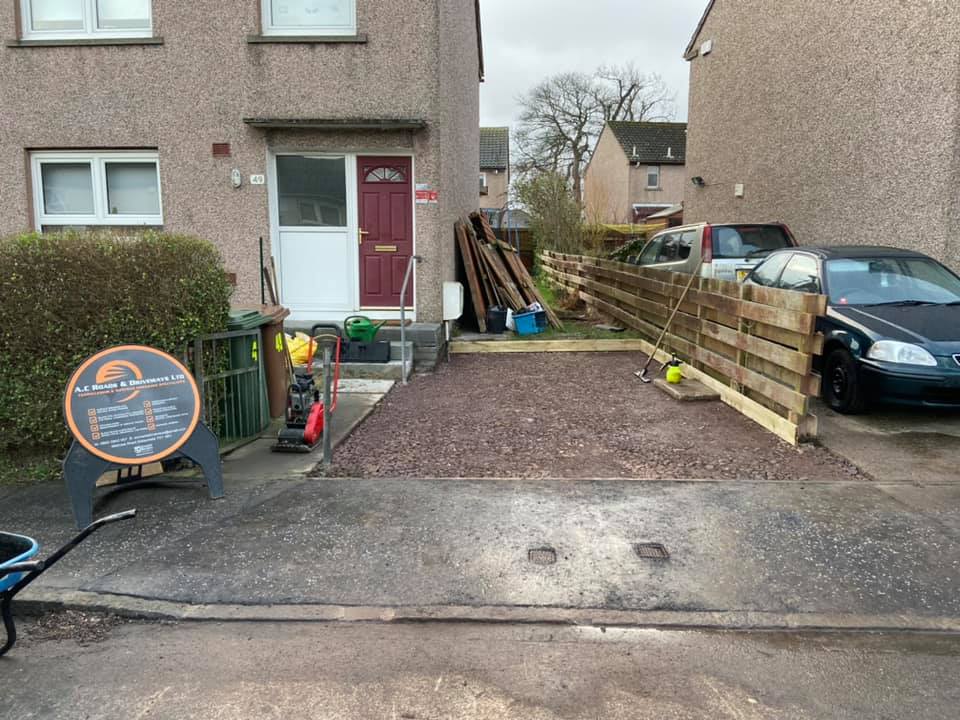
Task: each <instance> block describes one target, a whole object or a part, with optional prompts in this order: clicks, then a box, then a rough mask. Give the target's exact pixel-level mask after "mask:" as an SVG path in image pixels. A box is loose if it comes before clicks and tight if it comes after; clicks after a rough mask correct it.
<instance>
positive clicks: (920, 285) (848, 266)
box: [825, 258, 960, 305]
mask: <svg viewBox="0 0 960 720" xmlns="http://www.w3.org/2000/svg"><path fill="white" fill-rule="evenodd" d="M825 274H826V278H827V291H828V292H829V294H830V303H831V304H833V305H884V304H896V303H914V302H916V303H934V304H938V305H939V304H947V303H955V302H960V279H958V278H957V276H956V275H954V274H953V273H951V272H950V271H949V270H947V269H946V268H945V267H943V266H942V265H941V264H940V263H938V262H935V261H933V260H930V259H927V258H856V259H853V258H837V259H834V260H827V262H826V270H825Z"/></svg>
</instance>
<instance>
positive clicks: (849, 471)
mask: <svg viewBox="0 0 960 720" xmlns="http://www.w3.org/2000/svg"><path fill="white" fill-rule="evenodd" d="M644 361H645V358H644V357H643V356H642V355H638V354H634V353H564V354H521V355H466V356H454V358H453V360H452V361H451V362H450V363H449V364H446V365H442V366H440V368H439V369H438V370H437V371H436V372H434V373H430V374H426V375H419V376H415V377H414V378H413V379H412V380H411V382H410V384H409V385H407V386H406V387H402V386H399V385H398V386H397V387H396V388H395V389H394V390H393V391H392V392H391V393H390V394H389V395H388V396H387V397H386V399H385V400H384V401H383V403H381V405H380V406H379V407H378V408H377V409H376V410H375V411H374V413H373V414H372V415H371V416H370V417H369V418H368V419H367V420H366V422H364V423H363V425H361V426H360V427H359V428H358V429H357V430H356V431H355V432H354V434H353V435H352V436H351V437H350V438H349V439H347V441H346V442H345V443H344V444H343V445H341V446H340V447H339V448H337V450H336V455H335V458H334V466H333V467H332V468H331V471H330V473H328V474H333V475H336V476H339V477H387V478H486V477H490V478H494V477H497V478H636V479H675V478H690V479H704V480H707V479H730V480H734V479H739V480H779V481H808V480H821V481H822V480H851V479H867V478H866V477H865V476H864V475H862V474H861V473H860V471H859V470H858V469H857V468H856V467H854V466H853V465H851V464H850V463H848V462H847V461H846V460H843V459H842V458H839V457H838V456H836V455H833V454H832V453H830V452H829V451H828V450H826V449H824V448H820V447H815V446H811V445H807V446H803V447H800V448H793V447H791V446H789V445H787V444H786V443H784V442H782V441H780V440H779V439H778V438H776V437H775V436H774V435H772V434H770V433H768V432H767V431H765V430H764V429H763V428H761V427H760V426H759V425H757V424H755V423H753V422H752V421H750V420H748V419H747V418H745V417H743V416H742V415H740V414H739V413H737V412H736V411H735V410H733V409H732V408H729V407H727V406H726V405H724V404H722V403H720V402H712V403H698V404H688V403H679V402H677V401H675V400H673V399H671V398H669V397H667V396H666V395H664V394H663V393H662V392H661V391H659V390H657V389H656V388H654V386H652V385H644V384H642V383H641V382H640V381H639V380H638V379H636V378H635V377H634V375H633V373H634V371H635V370H637V369H639V368H640V367H641V366H642V365H643V363H644Z"/></svg>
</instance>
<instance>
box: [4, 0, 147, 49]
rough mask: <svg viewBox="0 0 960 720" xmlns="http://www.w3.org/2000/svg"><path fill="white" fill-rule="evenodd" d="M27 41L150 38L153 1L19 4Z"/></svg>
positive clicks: (37, 1)
mask: <svg viewBox="0 0 960 720" xmlns="http://www.w3.org/2000/svg"><path fill="white" fill-rule="evenodd" d="M20 13H21V17H22V18H23V37H24V39H26V40H71V39H77V40H83V39H91V38H92V39H96V38H127V37H129V38H136V37H149V36H150V35H151V34H152V32H153V19H152V14H151V0H20Z"/></svg>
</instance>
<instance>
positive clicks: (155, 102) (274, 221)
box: [0, 0, 483, 322]
mask: <svg viewBox="0 0 960 720" xmlns="http://www.w3.org/2000/svg"><path fill="white" fill-rule="evenodd" d="M0 32H2V36H3V40H4V41H5V42H4V44H3V48H2V50H0V53H2V54H0V127H2V128H3V132H2V133H0V233H3V234H8V233H15V232H18V231H21V230H24V229H26V228H30V227H33V228H36V229H38V230H55V229H58V228H63V227H68V226H69V227H77V226H82V227H91V226H105V227H111V228H116V229H124V228H131V227H135V228H143V227H156V228H161V227H162V228H163V229H165V230H168V231H172V232H183V233H191V234H196V235H199V236H202V237H205V238H208V239H210V240H212V241H213V242H215V243H216V244H217V246H218V247H219V249H220V251H221V253H222V254H223V257H224V260H225V263H226V266H227V269H228V270H229V272H230V273H231V274H235V276H236V282H237V287H236V297H235V299H236V301H237V302H239V303H250V302H259V301H260V292H261V291H260V287H261V285H260V283H261V281H260V276H261V272H260V259H259V257H260V256H259V241H260V238H263V241H264V243H265V253H266V257H267V259H268V260H269V258H270V257H272V258H273V259H274V261H275V263H276V268H277V273H278V275H279V286H280V287H279V290H280V295H281V301H282V302H283V303H284V304H285V305H287V306H288V307H290V308H291V309H292V311H293V314H292V318H291V319H292V320H295V321H314V320H317V321H320V320H328V321H330V320H332V321H340V320H343V319H344V317H345V316H346V315H350V314H354V313H356V312H357V311H362V312H363V313H364V314H366V315H369V316H371V317H373V318H377V319H393V318H396V317H398V315H399V310H400V307H401V304H403V305H405V306H407V307H409V308H411V309H413V310H414V314H415V319H417V320H418V321H426V322H437V321H439V320H440V318H441V297H442V287H441V285H442V281H445V280H453V279H455V278H454V275H455V238H454V232H453V227H454V222H455V221H456V220H457V219H458V218H460V217H462V216H463V215H465V214H467V213H468V212H470V211H471V210H474V209H476V206H477V190H476V187H477V186H476V179H475V178H476V175H475V172H476V170H475V166H474V165H473V163H474V162H476V160H475V158H476V157H477V155H476V153H477V147H478V127H479V92H478V91H479V87H478V82H479V81H481V80H482V76H483V54H482V42H481V35H480V15H479V0H322V1H321V0H232V1H227V2H224V1H223V0H216V1H214V0H164V1H162V2H161V1H160V0H138V1H137V2H102V1H98V0H72V1H71V2H48V1H46V0H11V1H10V2H7V3H4V5H3V8H2V10H0ZM414 253H415V254H416V255H418V256H420V257H421V258H422V259H423V261H424V262H422V263H421V264H420V265H419V267H418V268H417V270H416V274H415V282H414V283H412V286H411V288H410V291H409V292H408V295H407V297H406V298H404V299H403V300H401V297H400V294H401V284H402V282H403V277H404V272H405V269H406V268H407V265H408V259H409V258H410V257H411V256H412V255H413V254H414ZM150 282H163V279H162V278H153V279H151V280H150ZM410 316H411V313H408V317H410Z"/></svg>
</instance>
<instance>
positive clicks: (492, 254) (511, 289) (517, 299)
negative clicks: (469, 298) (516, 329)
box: [480, 243, 526, 311]
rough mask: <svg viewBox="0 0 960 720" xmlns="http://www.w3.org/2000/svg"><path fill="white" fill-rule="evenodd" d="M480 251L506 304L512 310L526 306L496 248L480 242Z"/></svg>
mask: <svg viewBox="0 0 960 720" xmlns="http://www.w3.org/2000/svg"><path fill="white" fill-rule="evenodd" d="M480 252H481V253H482V254H483V256H484V258H486V261H487V266H488V267H489V268H490V270H491V271H492V272H493V277H494V278H495V279H496V281H497V285H499V286H500V288H501V289H503V291H504V294H505V297H506V300H507V304H508V305H509V306H510V308H511V309H512V310H514V311H516V310H522V309H523V308H524V307H526V305H525V303H524V302H523V297H522V296H521V295H520V291H519V290H518V289H517V286H516V285H515V284H514V283H513V279H512V278H511V277H510V272H509V271H508V270H507V267H506V265H504V264H503V260H502V259H501V258H500V255H499V253H497V250H496V248H494V247H493V246H491V245H487V244H485V243H481V244H480Z"/></svg>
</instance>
